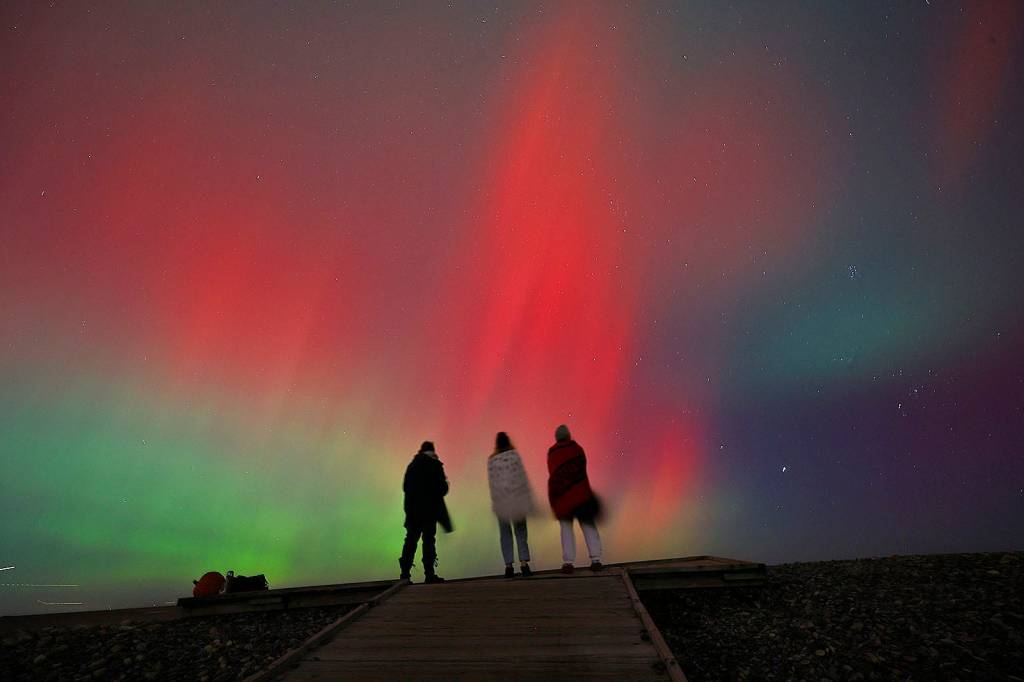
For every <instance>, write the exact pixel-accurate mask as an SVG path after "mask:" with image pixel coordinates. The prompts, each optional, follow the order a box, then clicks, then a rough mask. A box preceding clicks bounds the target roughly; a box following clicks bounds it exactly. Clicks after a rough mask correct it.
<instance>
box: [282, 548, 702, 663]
mask: <svg viewBox="0 0 1024 682" xmlns="http://www.w3.org/2000/svg"><path fill="white" fill-rule="evenodd" d="M645 620H646V625H645ZM651 629H653V630H654V631H653V633H652V632H651V631H650V630H651ZM325 639H327V641H326V642H325V643H322V644H321V646H320V647H319V648H312V649H310V650H308V651H306V652H305V654H304V655H303V656H302V657H301V659H298V657H297V658H296V659H295V660H297V667H293V668H290V669H285V670H280V671H279V674H280V675H281V676H282V677H283V678H284V679H286V680H295V681H299V680H333V679H338V680H341V679H345V680H389V681H390V680H404V679H417V680H453V679H460V678H461V679H475V680H520V679H521V680H536V679H547V678H554V677H557V678H558V679H560V680H574V679H587V680H599V679H609V680H611V679H614V680H669V679H676V680H680V679H683V678H682V673H681V671H680V670H679V667H678V665H677V664H676V663H675V661H674V659H671V654H670V653H668V650H667V648H664V650H663V651H661V652H659V648H658V647H656V646H655V645H656V644H657V645H659V647H664V642H663V641H662V640H661V635H660V634H659V633H658V632H657V629H656V628H655V627H654V625H653V623H652V622H650V621H649V619H648V618H647V616H646V612H645V611H644V610H643V606H642V605H640V604H639V600H638V599H636V592H635V591H634V590H633V589H632V584H631V583H629V579H628V576H627V575H626V574H625V572H624V571H623V570H622V569H620V568H609V569H606V570H605V571H603V572H601V573H597V574H592V573H591V572H590V571H588V570H583V571H580V570H577V572H576V573H575V574H574V575H572V576H567V575H566V576H563V575H561V574H553V575H552V574H547V575H540V576H534V577H532V578H529V579H522V578H516V579H511V580H506V579H503V578H495V579H486V580H472V581H464V582H453V583H448V584H444V585H409V586H406V587H404V588H401V589H398V590H396V591H395V592H394V593H393V595H392V596H390V598H388V599H387V600H386V601H383V602H382V603H381V604H380V605H378V606H376V607H374V608H370V609H367V610H365V611H364V612H362V613H360V614H359V616H358V617H357V618H353V619H350V620H349V621H348V622H346V623H344V624H343V626H340V627H338V628H337V631H336V632H334V633H333V637H328V638H325ZM666 654H667V656H666ZM666 658H667V659H668V663H669V665H668V666H667V665H666V660H665V659H666ZM669 671H671V674H670V672H669Z"/></svg>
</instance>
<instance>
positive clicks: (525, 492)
mask: <svg viewBox="0 0 1024 682" xmlns="http://www.w3.org/2000/svg"><path fill="white" fill-rule="evenodd" d="M487 482H488V483H489V484H490V486H491V509H493V510H494V514H495V515H496V516H497V517H498V518H499V519H505V520H507V521H518V520H520V519H525V518H526V517H527V516H529V515H530V514H532V513H533V512H534V510H535V509H536V506H535V505H534V502H533V490H532V489H531V488H530V479H528V478H527V477H526V469H525V468H523V461H522V460H521V459H520V458H519V453H518V452H516V451H515V450H505V451H504V452H499V453H496V454H493V455H491V456H490V458H488V460H487Z"/></svg>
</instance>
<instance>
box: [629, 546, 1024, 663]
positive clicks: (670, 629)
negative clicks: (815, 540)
mask: <svg viewBox="0 0 1024 682" xmlns="http://www.w3.org/2000/svg"><path fill="white" fill-rule="evenodd" d="M994 577H998V578H999V579H998V580H994V579H993V578H994ZM649 597H650V598H649ZM653 597H655V593H646V594H641V598H642V599H644V601H645V605H646V606H647V609H648V611H649V612H650V613H651V616H652V617H653V618H654V620H655V622H656V623H657V624H658V627H659V629H660V630H661V632H662V634H663V635H664V637H665V639H666V641H667V643H668V644H669V646H670V647H671V648H672V649H673V651H674V652H675V654H676V657H677V658H678V659H679V661H680V663H681V665H682V667H683V670H684V673H685V674H686V675H687V677H688V678H689V679H697V680H707V679H737V678H746V677H749V678H750V679H801V680H804V679H812V680H821V679H830V680H867V679H923V680H927V679H956V678H959V679H961V680H966V679H1008V678H1010V677H1011V675H1016V676H1017V677H1019V678H1021V679H1024V675H1022V674H1021V672H1020V671H1022V670H1024V616H1021V615H1020V614H1024V553H1022V552H1017V553H999V554H947V555H933V556H893V557H886V558H882V559H859V560H853V561H826V562H817V563H803V564H785V565H781V566H773V567H770V568H769V580H768V583H767V584H766V585H765V586H763V587H734V588H729V589H727V590H686V589H681V590H662V591H658V592H657V593H656V598H653ZM811 618H813V619H814V620H813V621H812V620H811ZM806 651H811V652H813V655H811V656H808V655H805V653H804V652H806Z"/></svg>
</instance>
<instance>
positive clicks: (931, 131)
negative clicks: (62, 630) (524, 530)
mask: <svg viewBox="0 0 1024 682" xmlns="http://www.w3.org/2000/svg"><path fill="white" fill-rule="evenodd" d="M0 17H2V22H0V30H2V31H3V38H2V40H0V62H2V63H3V64H4V69H3V76H2V79H0V149H2V152H3V153H2V154H0V207H2V222H0V237H2V248H0V310H2V315H0V462H2V465H3V476H2V477H0V517H2V519H3V523H2V526H0V569H3V568H7V567H11V566H13V568H10V569H8V570H3V571H0V612H2V613H27V612H39V611H48V610H59V609H61V608H72V609H74V608H78V609H82V608H85V609H90V608H107V607H108V606H113V607H118V606H137V605H148V604H162V603H165V602H167V601H171V600H173V599H175V598H176V597H178V596H182V595H185V594H188V593H189V591H190V589H191V579H192V578H195V577H198V576H199V575H200V574H202V573H203V572H205V571H207V570H220V571H225V570H227V569H234V570H235V571H237V572H239V573H245V574H249V573H265V574H266V575H267V576H268V578H269V579H270V582H271V584H272V585H274V586H293V585H302V584H322V583H333V582H348V581H356V580H367V579H381V578H390V577H392V576H397V557H398V554H399V550H400V545H401V540H402V533H403V530H402V511H401V503H402V493H401V477H402V474H403V471H404V468H405V466H406V464H407V463H408V461H409V459H410V458H411V456H412V455H413V453H414V452H415V451H416V449H417V447H418V445H419V443H420V441H422V440H424V439H431V440H433V441H435V442H436V444H437V449H438V452H439V454H440V456H441V458H442V460H443V461H444V462H445V464H446V470H447V473H448V476H449V479H450V481H451V494H450V496H449V499H448V503H449V508H450V510H451V513H452V516H453V519H454V521H455V524H456V531H455V532H454V533H453V534H451V535H445V536H442V537H440V539H439V554H440V560H441V563H440V566H439V572H440V573H441V575H445V576H447V577H459V576H466V575H479V574H482V573H494V572H498V571H500V570H501V559H500V553H499V547H498V536H497V532H496V528H495V525H494V520H493V516H492V514H491V511H490V506H489V499H488V493H487V483H486V458H487V455H488V454H489V453H490V451H491V449H492V446H493V438H494V433H495V432H496V431H499V430H504V431H507V432H508V433H509V434H510V435H511V437H512V439H513V441H514V443H515V444H516V445H517V446H518V448H519V450H520V452H521V453H522V455H523V458H524V461H525V463H526V465H527V469H528V472H529V474H530V477H531V480H532V482H533V485H534V488H535V489H536V491H537V492H538V494H539V496H540V497H541V499H543V497H544V489H545V481H546V469H545V453H546V450H547V447H548V446H549V445H550V444H551V443H552V440H553V438H552V432H553V429H554V427H555V426H557V425H558V424H559V423H561V422H565V423H568V424H569V425H570V427H571V428H572V430H573V433H574V436H575V437H576V438H577V440H578V441H579V442H580V443H581V444H582V445H583V447H584V448H586V450H587V452H588V456H589V463H590V471H591V479H592V483H593V485H594V487H595V489H596V490H597V491H598V492H599V494H600V495H601V496H602V499H603V500H604V501H605V503H606V506H607V508H608V516H607V518H606V519H605V521H604V524H603V526H602V529H601V530H602V534H603V538H604V542H605V546H606V556H605V560H606V561H627V560H634V559H643V558H656V557H666V556H683V555H691V554H718V555H724V556H732V557H737V558H745V559H752V560H759V561H765V562H773V563H774V562H782V561H794V560H818V559H829V558H844V557H858V556H869V555H887V554H892V553H921V552H946V551H981V550H1008V549H1021V548H1022V547H1024V455H1022V445H1021V443H1022V442H1024V441H1022V437H1021V436H1022V425H1024V351H1022V348H1024V320H1022V314H1021V310H1022V309H1024V308H1022V305H1024V290H1022V287H1021V286H1020V283H1019V274H1018V273H1019V272H1020V271H1021V270H1022V268H1024V233H1022V230H1021V218H1020V216H1021V215H1022V213H1024V192H1022V180H1024V164H1022V159H1024V132H1022V123H1024V96H1022V94H1021V93H1024V75H1022V74H1024V68H1022V60H1024V5H1022V4H1021V3H1018V2H1013V1H1007V2H972V3H958V2H945V1H942V0H932V1H931V2H927V1H924V0H922V1H920V2H917V1H914V2H900V3H887V2H885V3H883V2H864V3H846V2H835V3H822V2H783V3H778V4H775V3H761V2H732V3H696V2H692V3H691V2H686V3H683V2H658V1H652V2H642V3H632V2H630V3H623V2H612V1H609V2H581V3H575V2H553V3H536V2H507V3H506V2H491V3H478V2H454V3H434V2H365V3H319V4H318V3H302V4H300V6H297V7H292V6H288V5H287V4H285V3H277V2H248V3H238V4H234V3H206V2H182V3H169V4H168V3H163V2H97V3H91V2H68V3H65V2H55V3H42V2H7V3H4V4H3V6H2V8H0ZM530 533H531V540H532V545H533V553H534V559H535V560H534V567H535V568H550V567H554V566H556V565H558V564H559V563H560V555H559V549H558V531H557V524H556V523H555V522H554V521H553V520H552V519H551V518H550V516H549V515H547V514H542V515H540V516H538V517H537V518H535V519H533V520H531V525H530ZM580 544H581V550H580V561H586V557H585V556H584V552H583V550H582V543H580ZM417 570H418V569H417ZM37 585H38V586H46V585H76V586H77V587H35V586H37ZM55 603H60V604H67V603H71V604H72V605H71V606H51V605H48V604H55Z"/></svg>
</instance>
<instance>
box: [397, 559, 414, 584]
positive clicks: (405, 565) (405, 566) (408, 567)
mask: <svg viewBox="0 0 1024 682" xmlns="http://www.w3.org/2000/svg"><path fill="white" fill-rule="evenodd" d="M398 567H399V568H400V569H402V574H401V575H400V576H398V579H399V580H412V574H411V573H410V571H412V562H411V561H406V560H405V557H399V558H398Z"/></svg>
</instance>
